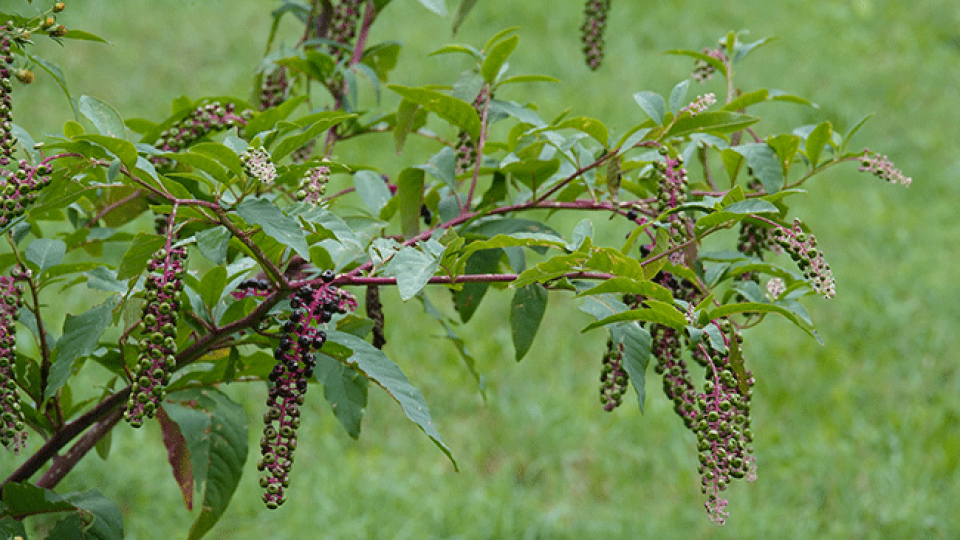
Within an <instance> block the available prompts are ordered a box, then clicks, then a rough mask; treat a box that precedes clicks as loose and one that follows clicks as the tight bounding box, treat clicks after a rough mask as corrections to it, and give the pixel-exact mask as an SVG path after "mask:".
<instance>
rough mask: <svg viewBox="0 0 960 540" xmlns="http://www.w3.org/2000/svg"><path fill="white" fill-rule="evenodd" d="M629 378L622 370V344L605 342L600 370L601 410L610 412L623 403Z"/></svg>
mask: <svg viewBox="0 0 960 540" xmlns="http://www.w3.org/2000/svg"><path fill="white" fill-rule="evenodd" d="M629 381H630V377H629V375H627V370H626V369H624V368H623V343H614V341H613V340H612V339H611V340H607V352H606V353H604V355H603V367H602V368H601V369H600V403H602V404H603V410H605V411H607V412H610V411H612V410H614V409H616V408H617V407H619V406H620V404H621V403H623V395H624V394H625V393H626V392H627V385H628V384H629Z"/></svg>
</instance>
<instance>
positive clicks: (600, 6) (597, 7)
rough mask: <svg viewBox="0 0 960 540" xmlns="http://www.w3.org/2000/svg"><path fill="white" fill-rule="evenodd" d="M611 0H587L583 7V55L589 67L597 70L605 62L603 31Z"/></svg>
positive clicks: (581, 34)
mask: <svg viewBox="0 0 960 540" xmlns="http://www.w3.org/2000/svg"><path fill="white" fill-rule="evenodd" d="M610 1H611V0H587V4H586V6H584V9H583V24H582V25H581V26H580V40H581V41H582V42H583V55H584V58H585V59H586V61H587V67H589V68H590V69H592V70H596V69H597V68H599V67H600V63H601V62H603V45H604V40H603V32H604V30H606V28H607V16H608V15H609V14H610Z"/></svg>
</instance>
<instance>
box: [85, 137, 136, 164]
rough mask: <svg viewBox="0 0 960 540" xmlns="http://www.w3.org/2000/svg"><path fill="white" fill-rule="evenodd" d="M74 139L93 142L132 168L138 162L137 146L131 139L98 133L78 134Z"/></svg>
mask: <svg viewBox="0 0 960 540" xmlns="http://www.w3.org/2000/svg"><path fill="white" fill-rule="evenodd" d="M73 140H75V141H89V142H92V143H93V144H95V145H97V146H100V147H101V148H104V149H105V150H108V151H109V152H110V153H111V154H113V155H115V156H117V157H118V158H120V161H122V162H123V164H124V165H126V166H127V167H131V168H132V167H134V166H136V164H137V147H136V146H134V145H133V143H132V142H130V141H127V140H124V139H117V138H114V137H110V136H108V135H98V134H96V133H83V134H78V135H76V136H74V137H73Z"/></svg>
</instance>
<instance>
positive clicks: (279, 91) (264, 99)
mask: <svg viewBox="0 0 960 540" xmlns="http://www.w3.org/2000/svg"><path fill="white" fill-rule="evenodd" d="M289 90H290V81H289V79H288V78H287V68H286V67H282V66H281V67H278V68H274V69H273V70H271V71H269V72H266V73H264V74H263V81H262V82H261V84H260V88H259V89H258V92H257V104H258V105H259V106H260V110H261V111H265V110H267V109H269V108H271V107H276V106H277V105H280V104H281V103H283V102H284V101H286V100H287V92H288V91H289Z"/></svg>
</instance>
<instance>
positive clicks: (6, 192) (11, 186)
mask: <svg viewBox="0 0 960 540" xmlns="http://www.w3.org/2000/svg"><path fill="white" fill-rule="evenodd" d="M52 173H53V169H52V168H51V167H50V165H49V164H48V163H47V162H45V161H44V162H42V163H40V165H37V166H36V167H34V166H32V165H30V164H29V163H28V162H27V161H26V160H20V162H19V163H17V169H16V171H11V170H9V169H0V227H3V226H4V225H6V224H8V223H10V222H11V221H13V220H14V219H16V218H17V217H19V216H21V215H23V213H24V212H26V211H27V207H29V206H30V205H31V204H33V202H34V201H36V200H37V197H38V196H39V194H40V190H41V189H43V188H44V187H46V186H47V185H49V184H50V175H51V174H52Z"/></svg>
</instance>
